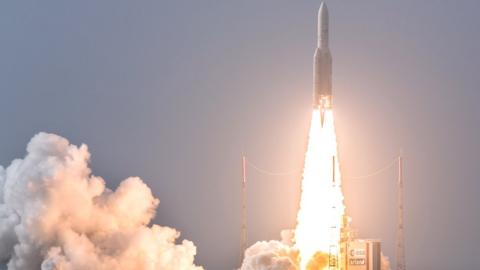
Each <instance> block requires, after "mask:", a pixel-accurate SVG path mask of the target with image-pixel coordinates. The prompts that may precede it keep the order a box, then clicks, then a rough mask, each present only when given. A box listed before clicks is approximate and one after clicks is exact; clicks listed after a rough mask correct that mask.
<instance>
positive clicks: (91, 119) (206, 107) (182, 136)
mask: <svg viewBox="0 0 480 270" xmlns="http://www.w3.org/2000/svg"><path fill="white" fill-rule="evenodd" d="M319 4H320V2H319V1H310V0H308V1H286V0H265V1H257V0H245V1H210V0H204V1H198V0H195V1H194V0H190V1H186V0H175V1H126V0H108V1H95V0H85V1H60V0H58V1H2V2H1V3H0V91H1V92H0V116H1V117H2V129H1V132H0V164H2V165H4V166H5V165H8V164H9V162H10V161H11V160H12V159H13V158H16V157H22V156H23V155H24V154H25V146H26V143H27V142H28V141H29V139H30V138H31V137H32V136H33V135H34V134H35V133H37V132H39V131H47V132H54V133H58V134H60V135H62V136H65V137H67V138H68V139H70V140H71V141H72V142H73V143H75V144H80V143H86V144H88V146H89V148H90V151H91V153H92V168H93V172H94V174H96V175H100V176H102V177H104V178H105V179H106V180H107V183H108V186H109V187H111V188H114V187H115V186H116V185H117V184H118V183H119V182H120V181H121V180H122V179H124V178H126V177H128V176H131V175H136V176H140V177H141V178H143V179H144V180H145V181H146V182H147V184H148V185H149V186H150V187H151V188H152V190H153V192H154V194H155V195H156V196H158V197H159V198H160V207H159V209H158V214H157V217H156V219H155V222H156V223H159V224H162V225H168V226H172V227H175V228H177V229H179V230H180V231H181V232H182V236H183V237H185V238H188V239H190V240H192V241H194V242H195V244H196V245H197V247H198V255H197V259H196V262H197V263H198V264H200V265H203V266H205V268H206V269H213V270H225V269H233V268H234V267H237V266H238V260H239V258H238V257H239V252H240V250H239V249H240V243H239V241H240V234H239V233H240V180H241V167H240V158H241V154H242V153H246V155H247V156H248V157H249V158H250V160H252V161H253V162H255V163H257V164H258V165H260V166H262V167H264V168H268V169H269V170H272V171H292V170H293V171H295V170H296V171H298V170H300V169H301V167H302V162H303V156H304V152H305V144H306V138H307V131H308V125H309V120H310V119H309V117H310V111H311V95H312V93H311V89H312V85H311V84H312V56H313V52H314V46H315V42H316V40H315V36H316V33H315V31H316V29H315V27H316V12H317V9H318V6H319ZM328 6H329V10H330V25H331V35H330V36H331V50H332V54H333V61H334V65H333V74H334V75H333V76H334V78H333V84H334V99H335V101H334V102H335V114H336V124H337V126H336V128H337V134H338V140H339V152H340V162H341V169H342V173H343V175H345V176H357V175H364V174H368V173H370V172H372V171H375V170H376V169H377V168H379V167H382V166H383V165H384V164H386V163H388V162H389V161H390V160H392V159H393V157H395V156H396V155H397V153H398V151H399V149H400V148H402V149H403V151H404V155H405V158H406V179H405V181H406V211H407V213H406V218H405V220H406V245H407V247H406V250H407V252H406V255H407V264H408V268H409V269H411V270H421V269H436V270H443V269H444V270H450V269H464V270H472V269H479V268H480V262H479V260H478V258H477V257H478V248H477V246H478V243H479V242H480V233H478V228H480V211H479V209H478V205H480V198H479V197H478V196H477V193H478V192H479V191H480V181H479V173H480V170H479V167H478V157H477V156H478V153H479V152H480V142H479V138H480V107H479V106H478V101H479V100H480V93H479V91H478V90H479V89H478V87H479V85H480V76H479V70H480V57H479V52H478V48H480V35H479V29H480V17H479V16H478V11H479V10H480V2H479V1H476V0H461V1H446V0H445V1H441V0H438V1H414V0H404V1H385V0H372V1H333V0H332V1H328ZM248 175H249V182H250V186H249V195H248V199H249V205H248V206H249V242H250V243H253V242H255V241H257V240H261V239H265V240H266V239H273V238H278V237H279V236H278V235H279V231H280V230H281V229H284V228H291V227H293V226H294V225H295V215H296V211H297V207H298V200H299V196H300V195H299V192H300V173H297V174H294V175H291V176H283V177H271V176H266V175H262V174H258V173H257V172H255V171H252V170H250V171H249V174H248ZM344 192H345V196H346V205H347V212H348V213H349V214H350V215H351V216H352V218H353V225H354V226H355V227H356V228H357V229H358V231H359V236H361V237H372V238H381V239H382V240H383V249H384V252H385V253H386V255H388V256H390V257H391V258H392V260H393V261H394V245H395V223H396V212H395V204H396V194H395V192H396V190H395V179H394V172H393V170H388V171H386V172H385V173H383V174H380V175H377V176H375V177H372V178H369V179H365V180H357V181H348V179H345V181H344Z"/></svg>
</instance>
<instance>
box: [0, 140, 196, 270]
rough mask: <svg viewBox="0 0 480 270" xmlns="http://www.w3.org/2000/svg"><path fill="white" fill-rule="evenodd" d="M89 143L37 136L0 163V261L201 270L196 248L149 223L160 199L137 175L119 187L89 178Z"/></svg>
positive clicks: (50, 267)
mask: <svg viewBox="0 0 480 270" xmlns="http://www.w3.org/2000/svg"><path fill="white" fill-rule="evenodd" d="M89 158H90V153H89V152H88V148H87V146H86V145H83V144H82V145H81V146H80V147H77V146H75V145H72V144H70V143H69V142H68V141H67V140H66V139H65V138H62V137H60V136H57V135H54V134H47V133H39V134H37V135H35V136H34V137H33V138H32V139H31V141H30V142H29V143H28V146H27V154H26V156H25V157H24V158H23V159H16V160H14V161H13V162H12V163H11V164H10V166H8V167H7V168H5V169H4V168H2V167H1V166H0V261H3V262H5V263H8V269H9V270H37V269H42V270H84V269H96V270H111V269H125V270H130V269H131V270H154V269H162V270H202V269H203V268H202V267H199V266H195V264H194V257H195V254H196V247H195V245H194V244H193V243H192V242H190V241H188V240H183V241H182V242H181V243H179V244H177V243H176V241H177V239H178V238H179V236H180V233H179V232H178V231H176V230H175V229H173V228H169V227H163V226H159V225H152V226H149V223H150V222H151V220H152V218H153V217H154V215H155V210H156V208H157V206H158V204H159V200H158V199H156V198H155V197H153V195H152V192H151V190H150V188H149V187H148V186H147V185H146V184H145V183H143V181H142V180H141V179H140V178H138V177H130V178H127V179H125V180H124V181H123V182H121V183H120V185H119V186H118V188H117V189H116V190H110V189H108V188H106V187H105V181H104V180H103V179H102V178H100V177H98V176H94V175H92V174H91V170H90V168H89V166H88V165H89V164H88V162H89Z"/></svg>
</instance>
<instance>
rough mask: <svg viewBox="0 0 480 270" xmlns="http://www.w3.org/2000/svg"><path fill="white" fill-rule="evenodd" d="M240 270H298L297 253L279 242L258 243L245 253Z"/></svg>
mask: <svg viewBox="0 0 480 270" xmlns="http://www.w3.org/2000/svg"><path fill="white" fill-rule="evenodd" d="M244 257H245V258H244V259H243V263H242V266H241V268H240V270H298V262H297V257H298V253H297V252H296V251H295V250H294V249H292V248H291V247H290V246H288V245H286V244H284V243H282V242H280V241H268V242H266V241H260V242H257V243H255V244H253V245H252V246H250V247H249V248H248V249H247V250H246V251H245V256H244Z"/></svg>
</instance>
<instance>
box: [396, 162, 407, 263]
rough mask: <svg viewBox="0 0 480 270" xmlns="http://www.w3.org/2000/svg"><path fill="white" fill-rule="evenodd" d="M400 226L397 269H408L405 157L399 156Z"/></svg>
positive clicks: (398, 230)
mask: <svg viewBox="0 0 480 270" xmlns="http://www.w3.org/2000/svg"><path fill="white" fill-rule="evenodd" d="M397 200H398V228H397V250H396V251H397V270H406V264H405V232H404V222H403V210H404V204H403V157H402V154H400V156H399V157H398V198H397Z"/></svg>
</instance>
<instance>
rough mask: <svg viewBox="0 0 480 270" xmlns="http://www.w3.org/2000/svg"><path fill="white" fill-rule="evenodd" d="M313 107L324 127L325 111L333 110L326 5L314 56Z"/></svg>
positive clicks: (321, 18) (320, 14) (319, 17)
mask: <svg viewBox="0 0 480 270" xmlns="http://www.w3.org/2000/svg"><path fill="white" fill-rule="evenodd" d="M313 107H314V108H315V109H319V110H320V113H321V116H322V117H321V120H322V125H323V116H324V112H325V110H326V109H331V108H332V55H331V54H330V49H329V47H328V10H327V5H326V4H325V3H322V4H321V5H320V9H319V10H318V40H317V49H316V50H315V55H314V56H313Z"/></svg>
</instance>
